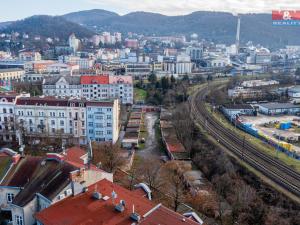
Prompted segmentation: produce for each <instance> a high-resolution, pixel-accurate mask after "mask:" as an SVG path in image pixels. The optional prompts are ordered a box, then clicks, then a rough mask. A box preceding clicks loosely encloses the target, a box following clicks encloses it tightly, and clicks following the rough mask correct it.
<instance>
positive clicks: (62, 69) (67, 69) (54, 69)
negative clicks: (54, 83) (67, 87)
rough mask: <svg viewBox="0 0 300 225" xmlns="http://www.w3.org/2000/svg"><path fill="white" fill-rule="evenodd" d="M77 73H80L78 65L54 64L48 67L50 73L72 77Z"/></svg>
mask: <svg viewBox="0 0 300 225" xmlns="http://www.w3.org/2000/svg"><path fill="white" fill-rule="evenodd" d="M75 71H79V65H77V64H66V63H54V64H51V65H49V66H47V72H48V73H59V74H71V76H72V75H73V72H75Z"/></svg>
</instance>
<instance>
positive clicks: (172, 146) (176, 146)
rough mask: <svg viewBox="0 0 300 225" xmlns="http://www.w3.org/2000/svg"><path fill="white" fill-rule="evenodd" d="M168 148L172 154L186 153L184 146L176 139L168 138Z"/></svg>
mask: <svg viewBox="0 0 300 225" xmlns="http://www.w3.org/2000/svg"><path fill="white" fill-rule="evenodd" d="M166 146H167V149H168V150H169V151H170V152H186V150H185V148H184V146H183V145H182V144H181V143H180V142H179V141H178V140H176V139H175V140H174V139H168V138H166Z"/></svg>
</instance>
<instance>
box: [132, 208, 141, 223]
mask: <svg viewBox="0 0 300 225" xmlns="http://www.w3.org/2000/svg"><path fill="white" fill-rule="evenodd" d="M130 219H132V220H133V221H135V222H140V220H141V216H140V215H139V214H138V213H136V212H134V205H132V213H131V215H130Z"/></svg>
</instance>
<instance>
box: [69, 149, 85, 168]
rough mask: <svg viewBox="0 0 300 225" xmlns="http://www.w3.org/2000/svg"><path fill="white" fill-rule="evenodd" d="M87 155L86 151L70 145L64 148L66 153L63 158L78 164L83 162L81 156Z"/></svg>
mask: <svg viewBox="0 0 300 225" xmlns="http://www.w3.org/2000/svg"><path fill="white" fill-rule="evenodd" d="M85 155H87V152H86V151H85V150H83V149H82V148H79V147H72V148H68V149H67V150H66V155H64V159H65V161H67V162H75V163H79V164H84V161H83V159H82V157H83V156H85Z"/></svg>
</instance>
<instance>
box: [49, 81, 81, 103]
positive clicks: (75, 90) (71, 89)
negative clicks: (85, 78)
mask: <svg viewBox="0 0 300 225" xmlns="http://www.w3.org/2000/svg"><path fill="white" fill-rule="evenodd" d="M43 94H44V95H46V96H68V97H78V98H80V97H81V96H82V87H81V84H80V77H79V76H54V77H47V78H45V79H44V80H43Z"/></svg>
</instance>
